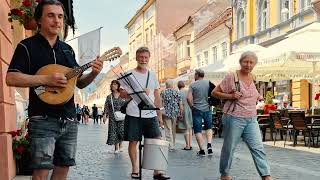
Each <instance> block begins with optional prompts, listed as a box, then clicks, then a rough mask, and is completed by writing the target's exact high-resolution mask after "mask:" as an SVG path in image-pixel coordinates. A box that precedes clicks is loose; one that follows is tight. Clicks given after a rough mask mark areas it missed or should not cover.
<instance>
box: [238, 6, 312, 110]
mask: <svg viewBox="0 0 320 180" xmlns="http://www.w3.org/2000/svg"><path fill="white" fill-rule="evenodd" d="M311 2H312V0H235V1H233V4H232V5H233V27H234V29H233V33H232V49H233V50H236V49H238V48H240V47H243V46H245V45H246V44H259V45H262V46H264V47H268V46H270V45H272V44H274V43H277V42H279V41H281V40H283V39H285V37H286V36H287V35H288V34H290V33H292V32H294V31H296V30H299V29H301V28H303V27H305V26H307V25H309V24H310V23H312V22H314V21H316V20H317V18H316V15H315V14H314V12H313V9H312V7H311ZM269 84H270V83H269ZM273 85H274V90H275V95H276V96H277V95H279V96H286V95H288V96H289V101H292V106H293V107H297V108H309V107H310V99H311V98H312V96H311V93H310V92H311V91H310V88H309V86H310V84H309V83H307V81H305V80H301V81H294V82H292V81H281V82H273ZM266 86H267V85H266Z"/></svg>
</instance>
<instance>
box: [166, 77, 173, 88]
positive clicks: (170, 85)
mask: <svg viewBox="0 0 320 180" xmlns="http://www.w3.org/2000/svg"><path fill="white" fill-rule="evenodd" d="M173 86H174V80H173V79H167V80H166V88H172V87H173Z"/></svg>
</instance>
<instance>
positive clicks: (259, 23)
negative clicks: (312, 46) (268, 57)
mask: <svg viewBox="0 0 320 180" xmlns="http://www.w3.org/2000/svg"><path fill="white" fill-rule="evenodd" d="M311 2H312V0H234V1H233V14H234V16H233V22H234V23H233V27H234V31H233V34H232V41H233V42H232V48H233V50H235V49H238V48H239V47H242V46H244V45H246V44H259V45H262V46H264V47H268V46H270V45H272V44H274V43H276V42H279V41H281V40H282V39H284V38H285V36H286V35H287V34H290V33H292V32H294V31H296V30H298V29H300V28H302V27H304V26H305V25H308V24H310V23H311V22H313V21H315V20H316V16H315V14H314V12H313V9H312V7H311Z"/></svg>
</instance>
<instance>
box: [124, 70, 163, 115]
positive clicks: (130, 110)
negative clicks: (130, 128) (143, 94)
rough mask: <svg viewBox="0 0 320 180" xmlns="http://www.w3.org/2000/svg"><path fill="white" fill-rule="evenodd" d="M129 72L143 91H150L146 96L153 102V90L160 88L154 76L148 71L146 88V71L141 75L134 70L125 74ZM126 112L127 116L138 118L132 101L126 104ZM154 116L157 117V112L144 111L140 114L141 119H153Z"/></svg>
mask: <svg viewBox="0 0 320 180" xmlns="http://www.w3.org/2000/svg"><path fill="white" fill-rule="evenodd" d="M130 72H131V73H132V74H133V75H134V77H135V78H136V79H137V81H138V82H139V83H140V85H141V87H142V88H143V89H144V88H148V89H150V93H149V95H148V96H149V98H150V99H151V101H152V102H154V99H155V97H154V90H155V89H159V88H160V85H159V82H158V79H157V76H156V74H155V73H154V72H152V71H150V70H149V72H150V74H149V83H148V86H147V87H146V84H147V77H148V71H147V72H146V73H144V74H143V73H140V72H137V71H136V70H135V69H132V70H129V71H128V72H127V73H130ZM126 111H127V115H129V116H133V117H139V108H138V105H137V103H136V102H135V101H134V100H132V101H131V102H130V103H129V104H128V106H127V109H126ZM156 116H157V112H156V111H155V110H145V111H142V112H141V117H142V118H153V117H156Z"/></svg>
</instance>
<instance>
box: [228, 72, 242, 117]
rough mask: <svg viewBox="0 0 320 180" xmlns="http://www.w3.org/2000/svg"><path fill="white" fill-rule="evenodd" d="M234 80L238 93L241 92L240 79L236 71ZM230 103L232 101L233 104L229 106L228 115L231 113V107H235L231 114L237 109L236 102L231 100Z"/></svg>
mask: <svg viewBox="0 0 320 180" xmlns="http://www.w3.org/2000/svg"><path fill="white" fill-rule="evenodd" d="M233 79H234V84H235V88H236V91H239V92H240V84H239V77H238V73H237V71H235V72H234V73H233ZM230 101H231V103H230V105H229V107H228V109H227V113H228V112H229V110H230V108H231V106H233V108H232V110H231V112H233V111H234V109H235V107H236V100H230Z"/></svg>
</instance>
